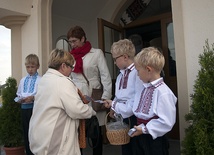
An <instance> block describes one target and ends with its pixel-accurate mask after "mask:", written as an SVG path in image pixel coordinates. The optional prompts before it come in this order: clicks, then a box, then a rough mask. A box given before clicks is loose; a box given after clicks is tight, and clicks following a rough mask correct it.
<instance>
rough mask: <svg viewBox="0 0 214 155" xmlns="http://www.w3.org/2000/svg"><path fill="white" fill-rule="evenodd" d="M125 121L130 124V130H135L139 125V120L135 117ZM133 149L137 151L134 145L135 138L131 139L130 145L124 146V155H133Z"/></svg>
mask: <svg viewBox="0 0 214 155" xmlns="http://www.w3.org/2000/svg"><path fill="white" fill-rule="evenodd" d="M129 120H130V122H129ZM123 121H124V122H125V123H126V124H129V123H130V128H133V126H134V125H136V124H137V118H136V117H135V116H134V115H133V116H131V117H129V119H128V118H126V119H124V120H123ZM133 149H135V145H134V144H133V138H131V139H130V142H129V143H128V144H125V145H122V155H133Z"/></svg>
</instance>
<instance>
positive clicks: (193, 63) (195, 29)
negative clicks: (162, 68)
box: [172, 0, 214, 139]
mask: <svg viewBox="0 0 214 155" xmlns="http://www.w3.org/2000/svg"><path fill="white" fill-rule="evenodd" d="M213 6H214V4H213V1H212V0H209V1H200V0H188V1H186V0H172V12H173V23H174V37H175V50H176V66H177V81H178V97H179V98H178V102H179V119H180V137H181V139H183V137H184V135H185V134H184V128H185V127H186V125H187V124H186V122H185V120H184V115H185V114H186V113H188V111H189V105H190V104H191V100H190V94H192V93H193V85H194V81H195V79H196V75H197V74H198V70H199V69H200V66H199V64H198V56H199V54H200V53H202V52H203V46H204V45H205V40H206V39H207V38H208V39H209V42H210V43H213V42H214V35H213V33H212V32H213V31H214V27H213V25H214V7H213Z"/></svg>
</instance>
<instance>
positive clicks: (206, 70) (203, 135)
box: [182, 40, 214, 155]
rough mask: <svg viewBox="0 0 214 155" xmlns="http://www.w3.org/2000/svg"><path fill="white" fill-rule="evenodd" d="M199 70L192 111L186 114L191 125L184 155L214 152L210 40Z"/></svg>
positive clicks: (213, 72)
mask: <svg viewBox="0 0 214 155" xmlns="http://www.w3.org/2000/svg"><path fill="white" fill-rule="evenodd" d="M199 64H200V66H201V69H200V70H199V71H198V75H197V79H196V81H195V84H194V93H193V94H192V95H191V100H192V105H191V111H190V112H189V113H188V114H187V115H186V116H185V119H186V121H188V122H189V126H188V128H187V129H186V135H185V137H184V140H183V141H182V147H183V148H182V153H183V154H184V155H193V154H194V155H208V154H209V155H210V154H213V152H214V88H213V87H214V79H213V78H214V44H212V46H211V47H210V46H209V44H208V41H207V40H206V44H205V47H204V52H203V54H200V55H199Z"/></svg>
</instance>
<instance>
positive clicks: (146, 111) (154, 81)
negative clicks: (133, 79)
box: [131, 47, 177, 155]
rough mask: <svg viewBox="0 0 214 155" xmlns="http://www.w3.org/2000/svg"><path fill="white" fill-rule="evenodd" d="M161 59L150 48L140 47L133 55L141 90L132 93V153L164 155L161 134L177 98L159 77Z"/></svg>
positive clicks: (164, 142)
mask: <svg viewBox="0 0 214 155" xmlns="http://www.w3.org/2000/svg"><path fill="white" fill-rule="evenodd" d="M164 63H165V59H164V56H163V55H162V53H161V52H159V51H158V49H156V48H154V47H148V48H144V49H143V50H142V51H141V52H140V53H138V54H137V55H136V56H135V58H134V64H135V67H136V69H137V72H138V75H139V77H140V79H141V80H142V81H143V85H144V89H143V90H141V91H138V92H137V93H136V95H135V101H134V105H133V108H132V110H133V113H134V115H135V116H136V117H137V124H136V125H135V126H134V128H135V129H136V132H134V133H133V134H132V135H131V137H134V142H133V143H134V145H135V146H136V149H135V150H134V151H135V152H134V154H135V155H142V154H143V155H157V154H158V155H168V140H167V138H166V136H165V134H166V133H168V132H169V131H170V130H171V129H172V127H173V126H174V124H175V118H176V106H175V105H176V102H177V98H176V97H175V95H174V94H173V92H172V91H171V90H170V88H169V87H168V86H167V85H166V84H165V83H164V81H163V78H162V77H160V72H161V70H162V69H163V67H164Z"/></svg>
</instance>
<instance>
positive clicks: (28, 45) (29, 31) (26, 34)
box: [22, 0, 42, 76]
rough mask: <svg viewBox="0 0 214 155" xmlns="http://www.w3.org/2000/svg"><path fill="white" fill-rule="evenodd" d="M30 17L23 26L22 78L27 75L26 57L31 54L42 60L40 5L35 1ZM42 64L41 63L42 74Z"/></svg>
mask: <svg viewBox="0 0 214 155" xmlns="http://www.w3.org/2000/svg"><path fill="white" fill-rule="evenodd" d="M31 6H32V7H31V9H30V16H28V18H27V20H26V22H25V23H24V24H23V26H22V62H23V63H22V76H25V75H26V74H27V72H26V69H25V64H24V62H25V57H26V56H27V55H29V54H31V53H34V54H36V55H38V56H39V57H40V58H41V48H40V46H39V42H40V39H39V21H38V4H37V0H34V1H33V2H32V4H31ZM40 60H41V59H40ZM41 63H42V62H41V61H40V69H39V73H40V75H41V74H42V72H41V67H42V64H41Z"/></svg>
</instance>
